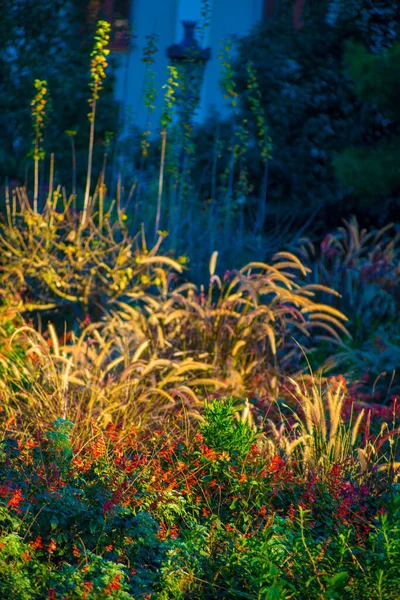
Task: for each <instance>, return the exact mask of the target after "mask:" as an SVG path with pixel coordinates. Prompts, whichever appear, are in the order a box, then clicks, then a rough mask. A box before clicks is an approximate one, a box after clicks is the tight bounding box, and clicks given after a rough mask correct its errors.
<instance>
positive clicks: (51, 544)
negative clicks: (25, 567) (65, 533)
mask: <svg viewBox="0 0 400 600" xmlns="http://www.w3.org/2000/svg"><path fill="white" fill-rule="evenodd" d="M56 548H57V544H56V542H55V541H54V540H53V538H51V540H50V542H49V545H48V546H47V552H48V553H49V554H52V553H53V552H54V550H55V549H56Z"/></svg>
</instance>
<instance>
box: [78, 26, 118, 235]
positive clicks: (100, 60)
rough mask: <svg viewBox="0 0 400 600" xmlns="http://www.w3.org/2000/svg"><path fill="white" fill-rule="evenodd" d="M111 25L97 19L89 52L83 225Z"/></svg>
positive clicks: (86, 210) (87, 205) (87, 203)
mask: <svg viewBox="0 0 400 600" xmlns="http://www.w3.org/2000/svg"><path fill="white" fill-rule="evenodd" d="M110 31H111V26H110V24H109V23H107V21H98V23H97V28H96V35H95V38H94V39H95V44H94V48H93V50H92V52H91V54H90V56H91V57H92V62H91V70H90V72H91V82H90V83H89V87H90V89H91V91H92V95H91V97H90V98H89V104H90V108H91V111H90V113H89V114H88V118H89V121H90V134H89V152H88V168H87V176H86V188H85V197H84V203H83V213H82V221H81V225H82V226H84V225H85V223H86V219H87V214H88V208H89V197H90V184H91V177H92V162H93V144H94V127H95V119H96V103H97V100H98V99H99V92H100V90H101V89H102V81H103V79H104V78H105V76H106V74H105V68H106V67H107V66H108V65H107V60H106V56H107V55H108V54H109V53H110V51H109V50H108V49H107V48H106V46H107V44H108V41H109V39H110V35H109V33H110Z"/></svg>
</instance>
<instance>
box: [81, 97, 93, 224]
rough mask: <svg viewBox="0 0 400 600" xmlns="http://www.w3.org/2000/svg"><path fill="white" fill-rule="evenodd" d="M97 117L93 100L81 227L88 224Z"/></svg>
mask: <svg viewBox="0 0 400 600" xmlns="http://www.w3.org/2000/svg"><path fill="white" fill-rule="evenodd" d="M96 94H97V86H96V88H95V90H94V96H96ZM95 116H96V100H93V108H92V114H91V119H90V138H89V157H88V169H87V177H86V189H85V199H84V202H83V213H82V221H81V226H84V225H85V223H86V218H87V213H88V206H89V194H90V181H91V177H92V161H93V144H94V120H95Z"/></svg>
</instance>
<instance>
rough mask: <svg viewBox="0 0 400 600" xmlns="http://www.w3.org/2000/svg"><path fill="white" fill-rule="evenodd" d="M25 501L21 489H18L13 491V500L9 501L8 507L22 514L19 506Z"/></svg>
mask: <svg viewBox="0 0 400 600" xmlns="http://www.w3.org/2000/svg"><path fill="white" fill-rule="evenodd" d="M23 499H24V497H23V495H22V492H21V490H20V489H19V488H16V489H15V490H14V491H13V494H12V496H11V498H10V499H9V501H8V502H7V506H8V507H9V508H13V509H14V510H15V512H17V513H21V512H22V511H21V510H20V509H19V505H20V503H21V502H22V500H23Z"/></svg>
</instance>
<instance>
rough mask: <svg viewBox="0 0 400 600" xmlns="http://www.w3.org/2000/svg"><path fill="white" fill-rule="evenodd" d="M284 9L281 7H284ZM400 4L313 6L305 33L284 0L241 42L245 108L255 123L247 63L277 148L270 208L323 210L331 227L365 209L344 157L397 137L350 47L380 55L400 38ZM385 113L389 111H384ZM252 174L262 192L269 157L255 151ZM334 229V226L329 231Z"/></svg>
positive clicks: (335, 0) (324, 2) (334, 0)
mask: <svg viewBox="0 0 400 600" xmlns="http://www.w3.org/2000/svg"><path fill="white" fill-rule="evenodd" d="M277 4H278V3H277ZM399 25H400V3H394V2H393V1H392V0H378V1H376V0H374V1H372V0H357V1H356V0H346V1H344V0H330V1H328V0H320V1H318V2H314V1H313V2H311V1H308V2H307V3H306V7H305V11H304V26H303V28H302V29H295V28H294V27H293V2H292V1H291V0H290V1H289V0H287V1H284V0H282V1H281V2H280V3H279V8H277V9H276V10H275V12H274V18H270V19H266V20H265V21H264V22H263V23H262V24H260V25H259V26H258V27H256V28H255V29H254V30H253V32H252V33H251V35H249V36H247V37H246V38H243V39H242V40H241V42H240V49H239V56H238V60H237V63H236V77H237V84H238V89H239V90H240V92H241V107H242V111H243V113H245V114H246V115H247V116H248V117H249V120H251V118H252V116H251V111H250V105H249V101H248V97H247V95H248V91H247V77H246V65H247V63H248V61H251V62H252V64H253V65H254V67H255V69H256V72H257V78H258V81H259V85H260V89H261V93H262V107H263V111H264V114H265V116H266V119H267V122H268V126H269V135H270V136H271V138H272V142H273V145H274V152H273V157H272V159H271V161H270V165H269V177H268V196H267V202H268V203H269V206H270V207H271V206H272V207H274V210H276V211H282V212H287V211H288V210H290V211H291V210H292V209H293V208H296V209H301V210H302V211H304V213H305V214H312V213H315V211H316V210H320V216H321V217H323V218H321V221H323V222H324V223H325V224H328V222H329V218H330V216H331V215H332V219H331V222H330V223H329V225H330V226H332V225H335V224H336V222H335V218H336V220H340V218H341V217H342V216H348V214H351V212H353V211H354V210H355V209H357V208H358V207H359V199H358V198H357V197H355V196H354V195H349V193H348V191H347V189H346V188H345V187H344V186H343V184H342V183H343V182H342V181H341V180H340V179H339V178H338V177H337V176H336V172H335V169H334V167H333V164H332V160H333V158H334V157H335V156H336V154H337V153H338V152H340V151H342V150H343V148H345V147H348V146H349V145H351V146H359V147H367V146H369V145H371V144H375V143H376V142H377V141H378V140H390V136H391V123H390V122H389V120H388V118H386V117H385V114H384V113H383V106H382V107H380V106H377V105H373V104H371V102H369V101H367V100H366V98H364V97H363V96H362V95H360V94H358V93H357V90H356V89H355V86H354V83H353V80H352V77H351V75H350V74H349V73H348V72H347V70H346V66H345V64H344V61H343V54H344V49H345V46H346V42H347V41H348V40H349V39H351V40H353V41H354V43H362V44H363V45H364V46H365V47H366V48H368V50H369V51H371V52H374V53H380V52H382V51H383V50H385V49H387V48H390V47H391V46H392V45H393V43H394V42H395V41H396V40H397V39H398V38H399ZM381 108H382V110H381ZM249 162H250V165H251V166H252V170H251V176H252V178H253V182H254V185H255V189H256V191H257V185H259V182H261V179H262V164H261V160H258V159H257V153H256V150H254V157H253V160H250V161H249ZM329 225H328V226H329Z"/></svg>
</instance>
